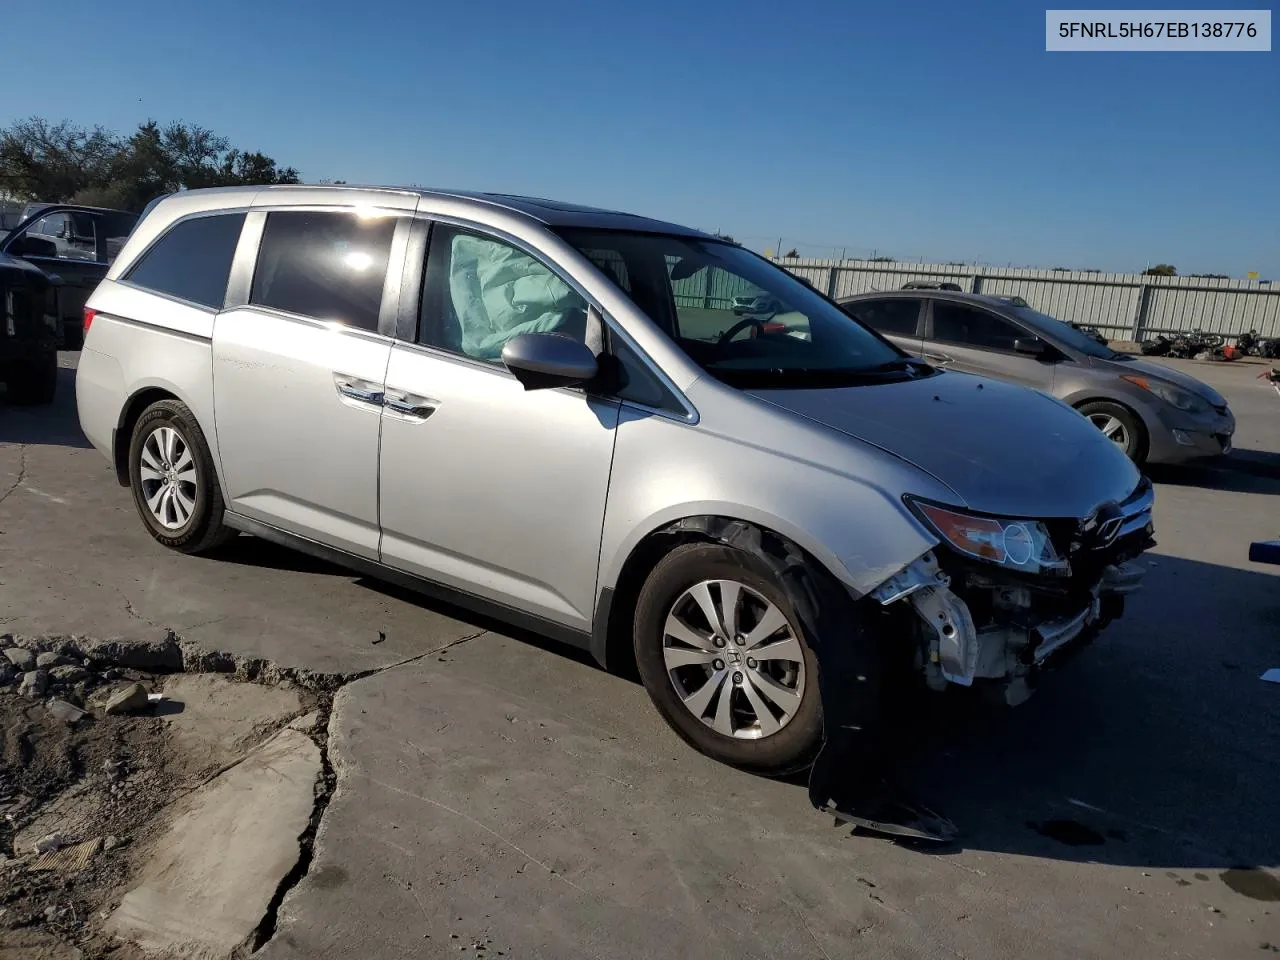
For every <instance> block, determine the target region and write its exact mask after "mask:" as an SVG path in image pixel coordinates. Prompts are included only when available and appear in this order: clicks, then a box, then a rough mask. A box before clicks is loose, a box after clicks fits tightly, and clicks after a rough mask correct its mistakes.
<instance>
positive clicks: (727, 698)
mask: <svg viewBox="0 0 1280 960" xmlns="http://www.w3.org/2000/svg"><path fill="white" fill-rule="evenodd" d="M662 658H663V662H664V663H665V665H666V668H667V676H668V677H669V678H670V680H671V684H672V686H673V687H674V688H675V691H676V695H677V696H679V698H680V700H681V702H682V703H683V704H684V706H685V708H686V709H687V710H688V711H689V712H690V713H692V714H693V715H694V716H695V717H697V718H698V719H699V720H701V721H702V722H703V723H705V724H706V725H707V726H709V727H711V728H712V729H713V730H715V731H716V732H717V733H719V734H722V735H723V736H726V737H737V738H741V739H745V740H758V739H760V738H762V737H768V736H772V735H773V734H775V733H778V732H779V731H780V730H782V729H783V728H784V727H786V726H787V724H789V723H790V722H791V720H792V718H793V717H794V716H795V715H796V711H797V710H798V709H799V708H800V703H801V702H802V700H803V698H804V683H805V667H804V651H803V649H802V648H801V646H800V642H799V640H797V639H796V636H795V633H794V631H793V630H792V627H791V625H790V624H789V623H787V618H786V617H785V616H783V614H782V611H781V610H779V609H778V608H777V606H775V605H774V604H773V603H771V602H770V601H769V600H767V599H766V598H765V597H763V596H762V595H761V594H759V593H757V592H756V591H755V590H753V589H751V588H750V587H749V586H747V585H746V584H744V583H739V582H737V581H735V580H703V581H702V582H700V583H696V584H694V585H693V586H692V587H690V588H689V589H687V590H685V591H684V592H683V593H682V594H680V596H679V597H677V598H676V601H675V603H674V604H672V606H671V609H670V611H669V612H668V614H667V619H666V625H665V628H664V630H663V643H662Z"/></svg>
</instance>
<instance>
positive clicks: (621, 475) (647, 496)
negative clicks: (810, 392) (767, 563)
mask: <svg viewBox="0 0 1280 960" xmlns="http://www.w3.org/2000/svg"><path fill="white" fill-rule="evenodd" d="M805 429H806V428H805V427H803V426H800V425H797V427H796V430H797V431H803V430H805ZM818 439H819V442H818V443H816V444H814V445H813V449H812V450H811V453H813V454H814V455H815V456H813V458H812V459H810V460H799V459H796V458H794V457H791V456H787V455H784V454H782V453H780V452H778V451H777V450H773V449H768V448H765V447H762V446H757V445H753V444H747V443H742V442H740V441H735V440H732V439H729V438H726V437H722V436H719V435H716V434H714V433H711V432H709V431H705V430H702V429H699V428H697V427H693V426H691V425H688V424H686V423H681V422H678V421H675V420H671V419H667V418H665V417H660V416H646V415H641V414H638V413H634V412H630V411H626V410H624V414H623V418H622V422H621V423H620V424H619V428H618V435H617V441H616V445H615V452H614V463H613V471H612V474H611V479H610V485H609V498H608V503H607V506H606V509H605V521H604V528H603V531H602V536H601V553H600V561H601V562H600V580H599V585H598V590H597V593H600V592H601V591H604V590H611V589H613V588H614V587H615V586H616V585H617V583H618V579H619V575H620V573H621V571H622V569H623V566H624V565H625V563H626V561H627V558H628V557H629V556H630V555H631V554H632V552H633V551H634V550H635V549H636V548H637V546H639V545H640V544H641V543H642V542H643V541H644V540H645V538H646V537H648V536H649V535H651V534H653V533H654V532H656V531H658V530H661V529H663V528H665V527H667V526H670V525H671V524H672V523H675V522H676V521H678V520H682V519H684V518H687V517H692V516H718V517H725V518H729V519H734V520H743V521H746V522H748V523H751V524H754V525H756V526H758V527H762V528H764V529H767V530H771V531H773V532H774V533H777V534H779V535H781V536H783V537H785V538H786V539H788V540H790V541H792V542H793V543H795V544H796V545H797V546H799V547H801V548H802V549H804V550H805V551H806V552H808V553H809V554H810V555H812V556H813V557H814V559H816V560H817V561H818V562H820V563H821V564H823V566H825V567H826V568H827V570H829V571H830V572H831V574H832V575H833V576H835V577H836V578H837V579H838V580H840V581H841V582H842V583H844V584H845V585H846V586H847V587H848V589H849V590H850V591H851V592H852V593H853V595H854V596H862V595H864V594H866V593H869V592H870V591H871V590H873V589H874V588H875V587H877V586H879V585H880V584H881V583H883V582H884V581H885V580H886V579H887V578H888V577H890V576H892V575H893V574H895V573H897V572H898V571H899V570H901V569H902V568H903V567H905V566H906V565H907V564H909V563H911V562H912V561H913V560H915V559H916V557H918V556H920V555H921V554H922V553H924V552H925V551H927V550H929V549H931V548H932V547H933V546H935V545H936V544H937V538H936V537H935V536H933V534H932V533H931V532H930V531H929V530H927V529H926V528H925V527H924V526H923V525H922V524H921V523H920V522H919V521H918V520H916V519H915V517H914V516H912V514H911V513H910V511H909V510H908V509H907V508H906V505H905V504H904V503H903V502H902V494H903V493H908V492H910V493H914V494H917V495H920V496H926V497H936V498H939V499H943V500H945V499H947V494H948V493H949V491H947V490H945V489H940V488H939V485H938V484H937V481H934V480H932V479H931V478H929V477H928V476H927V475H926V474H924V473H923V472H921V471H918V470H916V469H915V468H913V467H910V466H909V465H907V464H904V463H901V462H900V461H896V460H894V459H892V458H890V457H889V456H888V455H886V454H884V453H883V452H881V451H878V450H875V449H874V448H871V447H867V446H865V445H852V444H850V443H848V442H845V441H843V440H841V439H838V438H835V437H834V435H832V437H831V439H830V440H829V442H828V441H827V440H826V438H825V437H822V436H820V435H819V437H818ZM824 447H829V449H824ZM824 454H825V455H824ZM851 461H854V462H851ZM826 463H833V464H836V466H834V467H828V466H826V465H825V464H826ZM855 467H856V469H854V468H855Z"/></svg>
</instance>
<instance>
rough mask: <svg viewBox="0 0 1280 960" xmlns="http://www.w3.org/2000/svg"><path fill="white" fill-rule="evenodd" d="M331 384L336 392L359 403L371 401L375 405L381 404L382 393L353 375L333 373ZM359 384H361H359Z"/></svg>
mask: <svg viewBox="0 0 1280 960" xmlns="http://www.w3.org/2000/svg"><path fill="white" fill-rule="evenodd" d="M333 384H334V386H335V387H337V388H338V393H340V394H342V396H344V397H348V398H349V399H351V400H356V401H359V402H360V403H371V404H374V405H376V406H382V397H383V393H382V391H381V390H379V389H377V388H376V387H374V386H373V385H372V384H369V383H368V382H367V381H363V380H359V379H357V378H355V377H348V376H345V375H344V374H341V373H335V374H334V375H333ZM359 384H363V386H360V385H359Z"/></svg>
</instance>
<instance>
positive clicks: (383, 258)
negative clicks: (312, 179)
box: [249, 210, 396, 330]
mask: <svg viewBox="0 0 1280 960" xmlns="http://www.w3.org/2000/svg"><path fill="white" fill-rule="evenodd" d="M395 228H396V218H395V217H392V216H387V217H358V216H356V215H355V214H354V213H329V212H319V213H318V212H313V211H302V210H300V211H297V212H293V211H285V212H280V213H269V214H267V223H266V226H265V227H264V229H263V233H262V246H261V248H260V249H259V251H258V265H257V268H256V269H255V270H254V272H253V288H252V290H251V291H250V293H249V302H250V303H252V304H256V305H257V306H262V307H274V308H275V309H277V310H286V311H288V312H289V313H298V314H302V315H303V316H305V317H314V318H316V319H317V320H336V321H338V322H340V323H345V324H349V325H350V326H353V327H360V328H361V329H364V330H377V329H378V312H379V311H380V310H381V309H382V287H383V284H384V283H385V282H386V279H387V261H388V260H389V259H390V256H391V238H392V235H393V234H394V233H395Z"/></svg>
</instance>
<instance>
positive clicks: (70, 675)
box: [49, 663, 90, 686]
mask: <svg viewBox="0 0 1280 960" xmlns="http://www.w3.org/2000/svg"><path fill="white" fill-rule="evenodd" d="M89 676H90V674H89V671H88V670H86V669H85V668H84V667H79V666H76V665H75V664H74V663H68V664H64V665H62V666H57V667H53V668H51V669H50V670H49V679H50V681H52V682H53V683H62V684H66V685H67V686H71V685H72V684H76V683H79V682H80V681H81V680H88V679H89Z"/></svg>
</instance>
